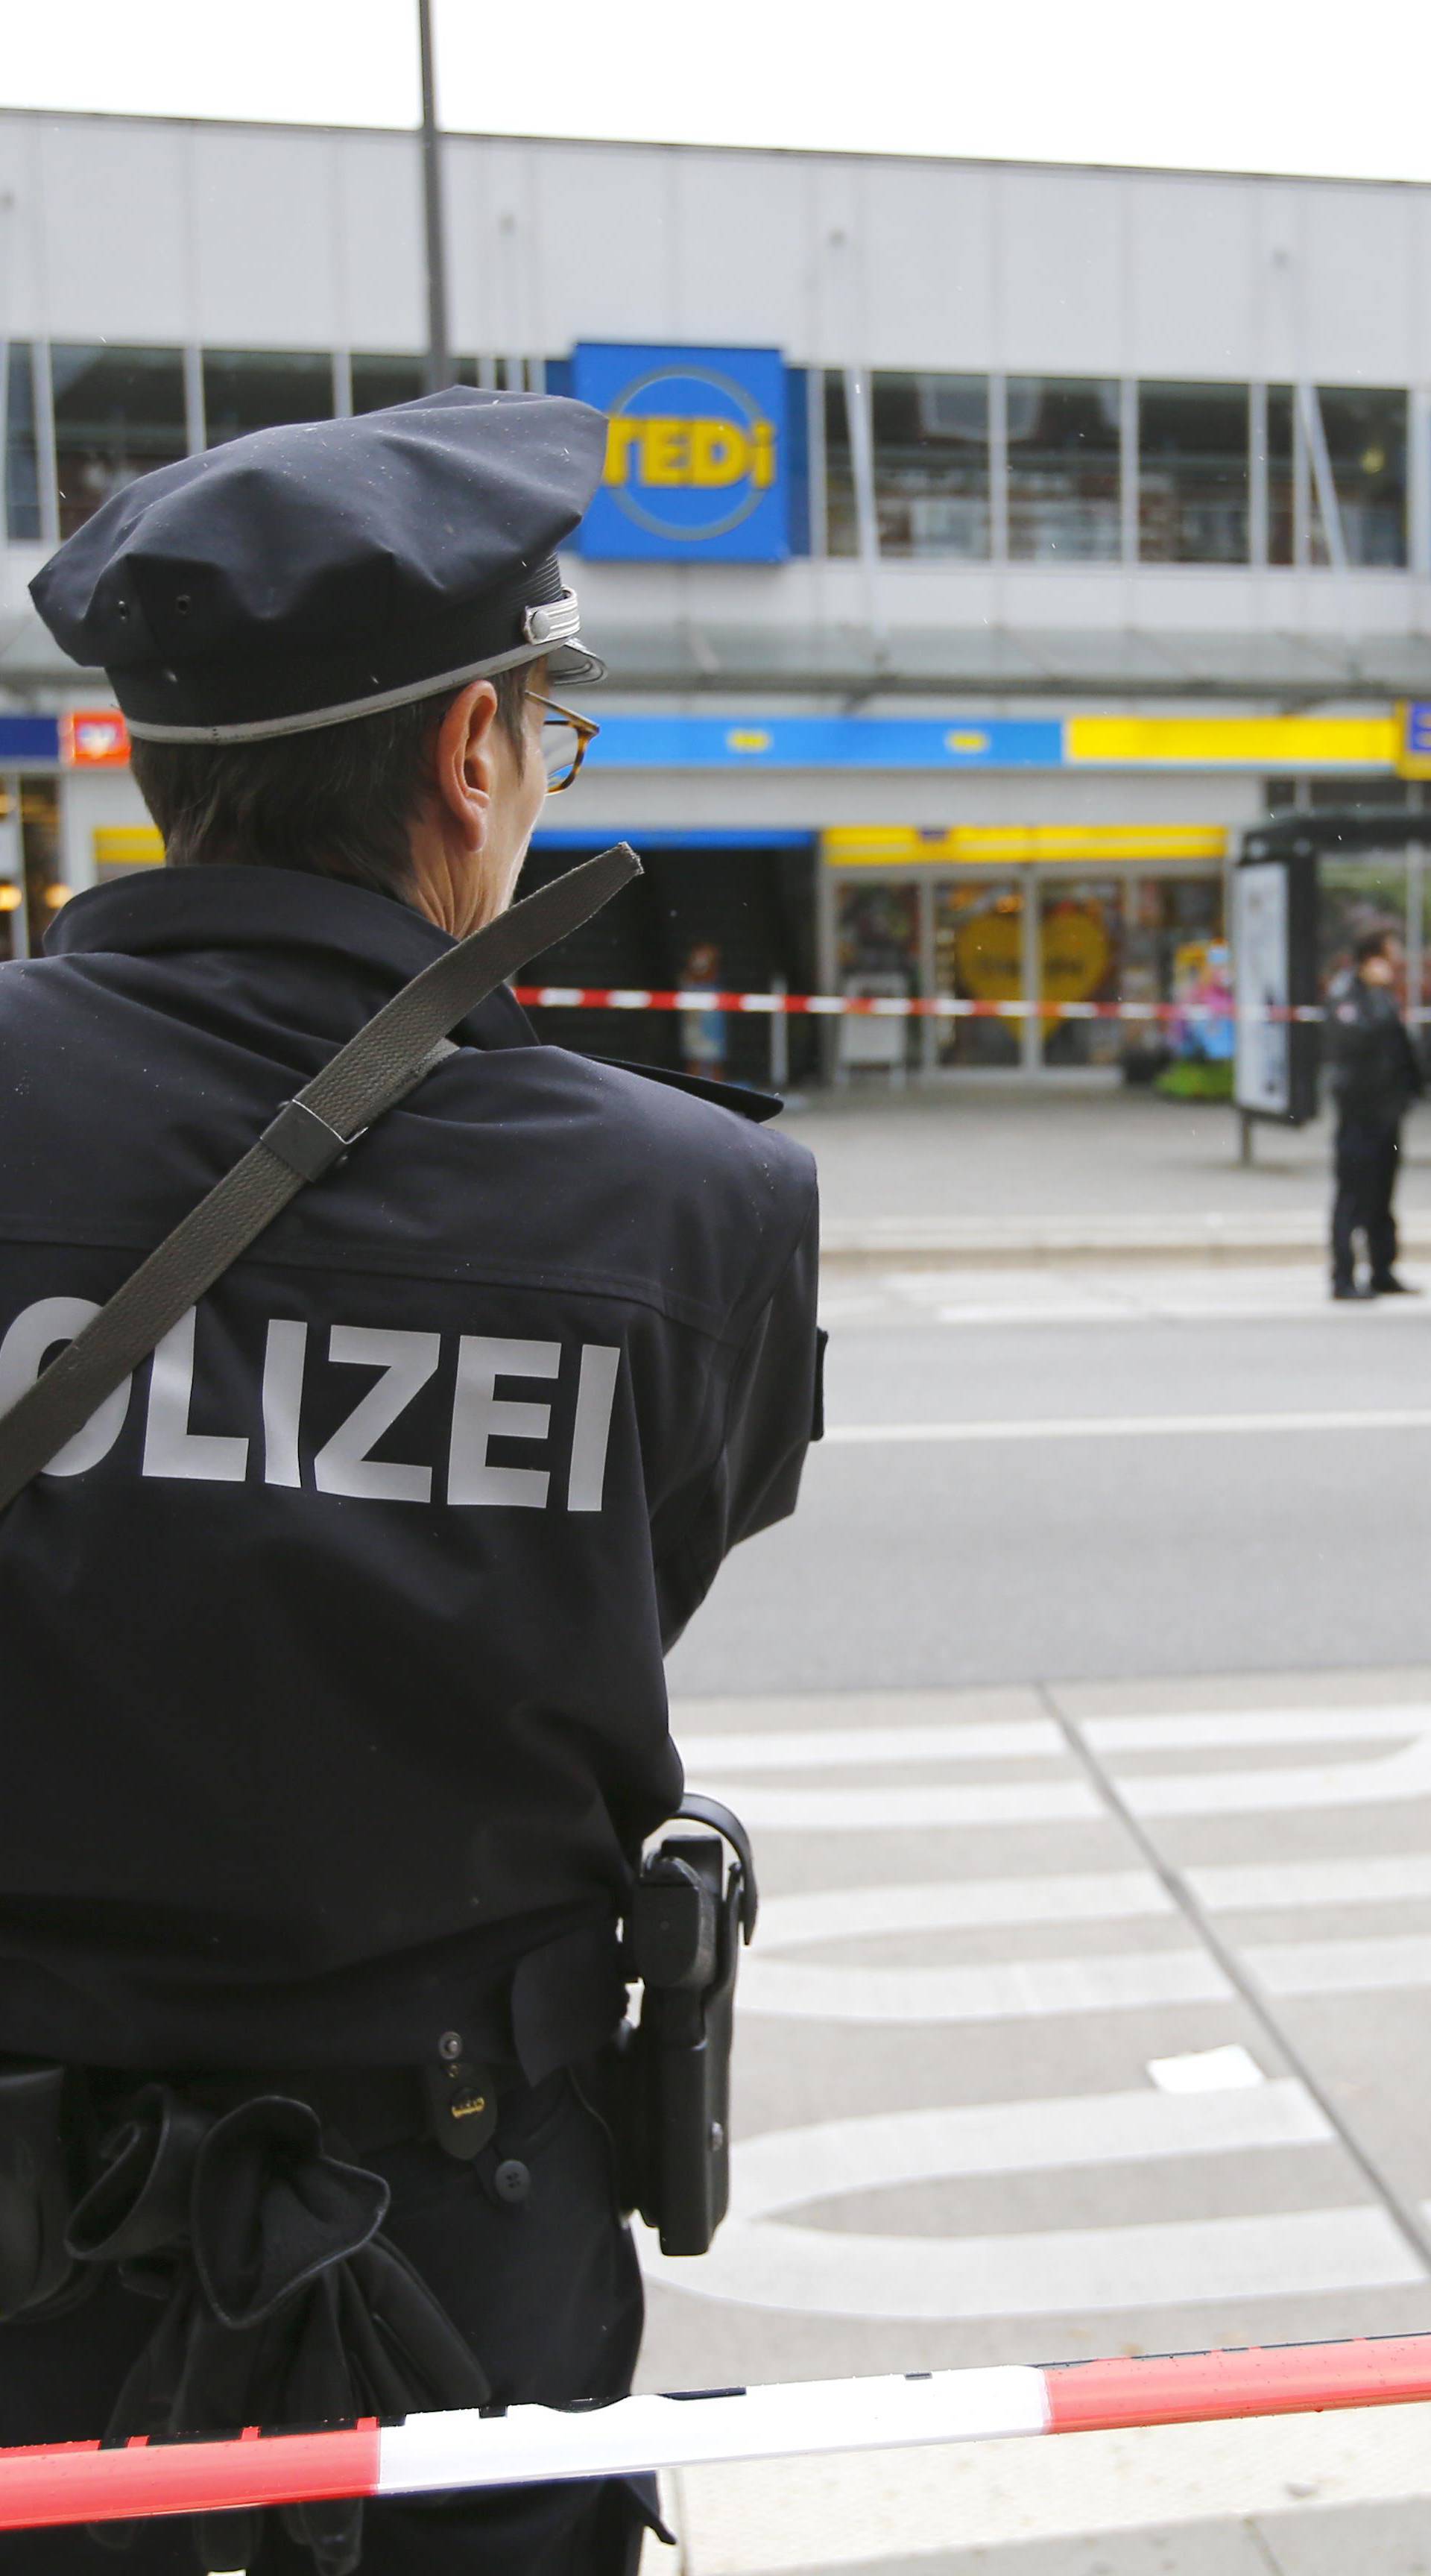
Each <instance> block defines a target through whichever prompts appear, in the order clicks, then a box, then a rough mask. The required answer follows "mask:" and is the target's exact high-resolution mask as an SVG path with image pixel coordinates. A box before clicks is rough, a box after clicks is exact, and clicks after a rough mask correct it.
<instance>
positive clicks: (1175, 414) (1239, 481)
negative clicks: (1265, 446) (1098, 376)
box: [1138, 384, 1249, 564]
mask: <svg viewBox="0 0 1431 2576" xmlns="http://www.w3.org/2000/svg"><path fill="white" fill-rule="evenodd" d="M1248 495H1249V474H1248V401H1247V387H1246V385H1194V384H1143V385H1140V386H1139V388H1138V554H1139V559H1140V561H1142V562H1143V563H1214V564H1216V563H1220V564H1232V563H1246V561H1247V535H1248Z"/></svg>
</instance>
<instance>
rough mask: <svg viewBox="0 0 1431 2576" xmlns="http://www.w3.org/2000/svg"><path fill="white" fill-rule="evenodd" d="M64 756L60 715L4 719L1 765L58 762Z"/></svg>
mask: <svg viewBox="0 0 1431 2576" xmlns="http://www.w3.org/2000/svg"><path fill="white" fill-rule="evenodd" d="M59 756H60V723H59V718H58V716H0V762H5V761H18V762H20V763H21V764H22V765H23V764H24V763H25V762H26V761H31V760H42V761H45V762H49V761H52V760H55V761H57V760H58V759H59Z"/></svg>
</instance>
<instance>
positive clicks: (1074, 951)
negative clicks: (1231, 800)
mask: <svg viewBox="0 0 1431 2576" xmlns="http://www.w3.org/2000/svg"><path fill="white" fill-rule="evenodd" d="M1225 918H1226V906H1225V893H1224V868H1223V864H1222V863H1221V861H1219V860H1217V859H1212V860H1204V861H1201V862H1199V863H1197V864H1190V863H1189V862H1187V861H1186V860H1164V861H1151V860H1148V861H1144V862H1143V863H1142V864H1138V863H1137V862H1136V861H1131V860H1130V861H1123V860H1120V861H1118V862H1116V863H1111V864H1110V863H1104V864H1102V865H1098V864H1082V863H1077V862H1075V863H1072V864H1067V863H1065V864H1054V865H1033V864H1027V863H1025V864H1020V865H1012V866H1006V867H1002V868H996V867H986V866H980V865H977V864H975V865H954V866H927V867H924V868H921V869H920V871H919V872H918V873H917V874H915V873H913V872H902V871H901V870H900V869H899V868H898V867H897V866H891V867H872V866H868V865H854V866H844V867H841V866H829V867H827V868H826V869H825V870H823V871H822V886H821V921H820V949H821V967H822V976H821V981H822V984H823V986H824V989H826V990H827V991H832V992H840V993H845V994H848V995H851V996H865V997H868V998H871V999H887V1000H891V1001H894V1000H899V999H908V1000H919V1001H925V1002H933V1001H937V1000H945V1001H956V1002H965V1003H982V1004H984V1005H986V1006H989V1005H992V1006H998V1005H1004V1006H1007V1007H1006V1015H1000V1014H999V1012H998V1009H997V1007H995V1008H994V1009H993V1010H991V1011H990V1012H989V1014H988V1015H987V1016H984V1015H979V1016H974V1015H970V1016H967V1017H962V1016H957V1015H951V1016H950V1017H947V1018H945V1017H940V1016H938V1015H937V1014H935V1013H929V1014H924V1015H916V1016H911V1017H909V1018H896V1017H889V1018H884V1019H881V1018H878V1017H875V1018H870V1019H854V1018H851V1019H846V1020H843V1021H840V1022H837V1023H835V1024H833V1025H832V1027H831V1029H830V1032H829V1035H828V1038H827V1041H826V1043H827V1047H828V1062H827V1065H826V1068H825V1070H826V1072H827V1074H828V1076H829V1077H830V1078H831V1079H833V1080H835V1081H836V1082H839V1081H841V1080H848V1079H850V1078H852V1077H853V1076H856V1075H857V1074H859V1073H861V1072H863V1071H865V1070H867V1069H876V1068H882V1069H883V1070H885V1071H886V1072H887V1073H889V1074H890V1075H891V1076H893V1077H894V1078H896V1079H898V1078H900V1077H901V1076H904V1075H908V1074H922V1075H939V1074H942V1073H949V1074H951V1075H975V1076H977V1075H981V1074H983V1075H989V1074H1004V1075H1008V1074H1026V1075H1061V1074H1066V1075H1069V1076H1079V1075H1084V1076H1087V1075H1097V1074H1103V1075H1104V1076H1105V1077H1106V1076H1107V1075H1108V1074H1109V1073H1111V1072H1115V1071H1116V1070H1117V1069H1118V1068H1119V1067H1120V1066H1121V1065H1122V1063H1123V1061H1124V1059H1125V1056H1126V1054H1127V1052H1128V1050H1129V1048H1130V1046H1135V1045H1137V1044H1138V1043H1140V1041H1141V1039H1142V1038H1143V1037H1144V1036H1145V1035H1146V1031H1145V1030H1143V1031H1140V1030H1139V1028H1138V1026H1137V1024H1136V1023H1133V1022H1130V1021H1124V1020H1120V1019H1118V1018H1116V1017H1112V1016H1110V1017H1107V1018H1102V1017H1095V1016H1092V1015H1088V1016H1085V1015H1084V1009H1083V1007H1082V1006H1086V1005H1088V1004H1090V1003H1092V1004H1102V1005H1119V1004H1148V1003H1157V1004H1164V1005H1169V1006H1178V1005H1183V1006H1188V1005H1191V1004H1193V1003H1196V1002H1198V1001H1201V1000H1204V999H1206V997H1207V996H1208V994H1209V993H1210V992H1211V991H1212V990H1213V989H1214V988H1217V989H1224V988H1225V982H1226V968H1227V957H1226V947H1225ZM1068 1005H1074V1006H1078V1007H1076V1008H1075V1010H1074V1011H1072V1012H1069V1011H1068V1010H1067V1008H1066V1006H1068ZM1060 1006H1065V1007H1062V1008H1061V1007H1060ZM1176 1033H1177V1032H1176V1023H1174V1034H1175V1035H1176ZM1187 1034H1188V1040H1189V1043H1193V1042H1195V1041H1194V1040H1193V1038H1192V1030H1191V1024H1190V1027H1189V1031H1188V1033H1187Z"/></svg>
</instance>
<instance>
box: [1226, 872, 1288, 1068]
mask: <svg viewBox="0 0 1431 2576" xmlns="http://www.w3.org/2000/svg"><path fill="white" fill-rule="evenodd" d="M1232 882H1233V909H1232V954H1233V959H1234V963H1235V971H1236V976H1237V1054H1236V1060H1235V1072H1234V1081H1233V1096H1234V1098H1235V1100H1236V1102H1237V1106H1238V1108H1239V1109H1248V1110H1251V1111H1252V1112H1254V1114H1259V1115H1260V1116H1262V1117H1264V1118H1287V1117H1290V1115H1291V1108H1292V1047H1291V1038H1292V1031H1291V1027H1290V1024H1289V1023H1288V1022H1287V1021H1286V1020H1285V1019H1278V1018H1275V1017H1274V1016H1273V1014H1274V1013H1276V1012H1281V1011H1285V1010H1286V1009H1287V1008H1288V1005H1289V1002H1290V999H1291V956H1290V949H1289V940H1288V918H1287V914H1288V903H1287V896H1288V885H1287V866H1286V862H1285V860H1283V859H1258V860H1251V861H1249V862H1247V863H1246V864H1245V865H1244V866H1242V867H1240V868H1239V869H1238V870H1237V873H1236V875H1235V876H1234V878H1233V881H1232Z"/></svg>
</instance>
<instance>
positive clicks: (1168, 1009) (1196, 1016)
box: [513, 984, 1431, 1028]
mask: <svg viewBox="0 0 1431 2576" xmlns="http://www.w3.org/2000/svg"><path fill="white" fill-rule="evenodd" d="M513 990H514V993H515V997H516V999H517V1000H518V1001H519V1002H520V1003H521V1005H522V1007H523V1009H524V1010H529V1011H531V1010H541V1011H702V1012H704V1011H722V1012H727V1013H739V1012H750V1013H752V1014H756V1015H759V1014H765V1015H767V1016H769V1017H772V1018H777V1017H779V1018H807V1017H808V1018H817V1017H818V1018H828V1019H871V1020H915V1019H933V1020H1027V1019H1038V1020H1134V1021H1142V1022H1146V1023H1150V1024H1152V1025H1155V1026H1156V1025H1157V1024H1159V1023H1170V1022H1172V1021H1182V1022H1185V1023H1191V1024H1192V1025H1193V1026H1194V1027H1197V1028H1204V1027H1209V1026H1212V1025H1215V1024H1217V1025H1222V1026H1224V1027H1225V1026H1227V1025H1228V1024H1230V1023H1232V1022H1234V1021H1235V1020H1236V1019H1237V1017H1238V1014H1237V1011H1236V1009H1235V1008H1234V1007H1233V1006H1231V1005H1230V1004H1226V1003H1221V1002H1046V1001H1045V1002H1024V1001H1018V1002H976V1001H967V1000H964V999H956V997H955V996H954V995H953V994H947V993H937V994H934V995H932V996H925V995H922V994H920V995H916V994H899V995H893V994H877V995H876V994H869V993H715V992H681V991H673V992H657V991H655V990H654V989H653V990H651V991H646V990H645V989H643V988H641V987H637V986H631V987H626V986H622V985H611V986H606V985H600V984H518V985H516V986H514V988H513ZM1246 1016H1247V1018H1248V1020H1249V1022H1251V1023H1252V1024H1253V1025H1255V1026H1269V1027H1277V1026H1282V1025H1284V1024H1286V1023H1288V1022H1295V1023H1297V1024H1299V1025H1302V1026H1311V1027H1315V1026H1318V1025H1319V1024H1320V1023H1321V1021H1323V1020H1324V1019H1325V1018H1326V1016H1327V1014H1326V1012H1325V1010H1324V1009H1323V1008H1322V1005H1321V1004H1320V1003H1319V1002H1298V1003H1288V1004H1275V1003H1274V1004H1268V1005H1266V1006H1264V1007H1263V1008H1262V1009H1260V1010H1257V1011H1249V1012H1248V1013H1247V1015H1246ZM1406 1018H1407V1020H1408V1021H1409V1022H1411V1023H1412V1024H1415V1023H1418V1022H1420V1021H1422V1020H1425V1019H1428V1018H1431V1012H1428V1011H1408V1012H1407V1013H1406Z"/></svg>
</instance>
